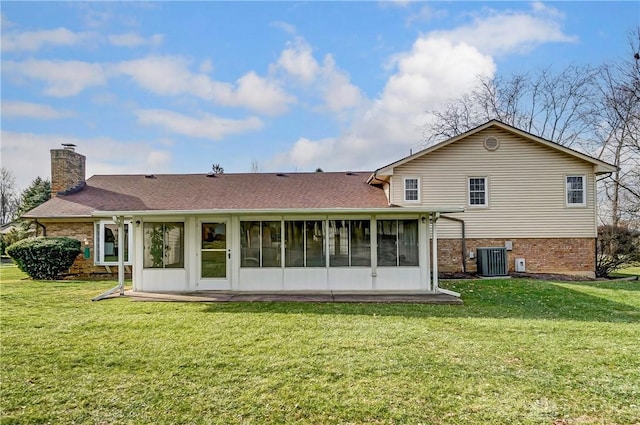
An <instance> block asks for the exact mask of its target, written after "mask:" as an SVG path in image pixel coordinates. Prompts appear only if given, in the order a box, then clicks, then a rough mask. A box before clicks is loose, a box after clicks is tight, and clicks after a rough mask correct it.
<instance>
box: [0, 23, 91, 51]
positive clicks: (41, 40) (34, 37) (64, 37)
mask: <svg viewBox="0 0 640 425" xmlns="http://www.w3.org/2000/svg"><path fill="white" fill-rule="evenodd" d="M92 38H94V35H93V34H91V33H86V32H81V33H75V32H73V31H70V30H68V29H66V28H56V29H52V30H41V31H27V32H9V33H4V34H2V51H3V52H12V51H31V52H33V51H36V50H40V49H41V48H42V47H44V46H45V45H51V46H73V45H77V44H80V43H83V42H86V41H88V40H90V39H92Z"/></svg>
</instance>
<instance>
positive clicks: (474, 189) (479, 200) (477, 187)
mask: <svg viewBox="0 0 640 425" xmlns="http://www.w3.org/2000/svg"><path fill="white" fill-rule="evenodd" d="M469 205H470V206H472V207H486V206H487V178H486V177H469Z"/></svg>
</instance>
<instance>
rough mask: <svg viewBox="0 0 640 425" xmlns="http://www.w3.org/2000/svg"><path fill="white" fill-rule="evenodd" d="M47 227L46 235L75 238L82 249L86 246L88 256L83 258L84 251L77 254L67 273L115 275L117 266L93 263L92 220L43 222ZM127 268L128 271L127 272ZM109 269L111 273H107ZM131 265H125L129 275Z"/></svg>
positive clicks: (97, 275) (95, 275) (96, 275)
mask: <svg viewBox="0 0 640 425" xmlns="http://www.w3.org/2000/svg"><path fill="white" fill-rule="evenodd" d="M44 225H45V227H46V228H47V236H66V237H68V238H73V239H77V240H79V241H80V243H81V244H82V250H83V251H84V249H85V248H86V247H87V246H88V247H89V252H90V257H89V258H88V259H85V258H84V253H83V254H80V255H78V257H77V258H76V261H75V262H74V263H73V265H72V266H71V269H70V270H69V273H70V274H72V275H80V276H89V275H92V276H94V277H99V276H105V277H107V276H111V277H112V276H117V275H118V266H109V269H107V268H106V267H105V266H96V265H95V264H94V255H95V249H94V238H93V227H94V224H93V222H81V223H78V222H74V223H60V222H58V223H46V222H45V223H44ZM127 269H128V270H129V272H127ZM109 270H111V273H109ZM130 271H131V266H128V267H125V274H126V275H130Z"/></svg>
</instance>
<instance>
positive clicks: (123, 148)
mask: <svg viewBox="0 0 640 425" xmlns="http://www.w3.org/2000/svg"><path fill="white" fill-rule="evenodd" d="M1 137H2V148H1V150H2V164H3V166H4V167H7V168H9V169H10V170H11V171H12V172H13V173H14V175H15V177H16V186H17V187H19V188H20V189H21V190H22V189H24V188H26V187H27V186H28V185H29V184H30V183H31V182H32V181H33V179H35V178H36V177H38V176H40V177H43V178H51V169H50V168H51V157H50V153H49V151H50V149H57V148H60V147H61V145H60V144H61V143H73V144H75V145H77V146H78V147H77V148H76V152H78V153H80V154H82V155H85V156H86V157H87V161H86V167H87V177H90V176H92V175H95V174H150V173H163V172H164V173H166V172H170V171H171V161H172V156H171V153H170V152H169V151H167V150H164V149H161V148H158V147H156V146H155V145H153V144H150V143H147V142H137V141H121V140H114V139H111V138H108V137H95V138H78V137H68V136H65V135H60V134H32V133H17V132H10V131H2V133H1ZM123 152H126V155H123Z"/></svg>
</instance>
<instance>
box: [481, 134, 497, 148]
mask: <svg viewBox="0 0 640 425" xmlns="http://www.w3.org/2000/svg"><path fill="white" fill-rule="evenodd" d="M499 147H500V142H499V141H498V139H497V138H495V137H493V136H489V137H487V138H486V139H484V148H485V149H486V150H488V151H495V150H496V149H498V148H499Z"/></svg>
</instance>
